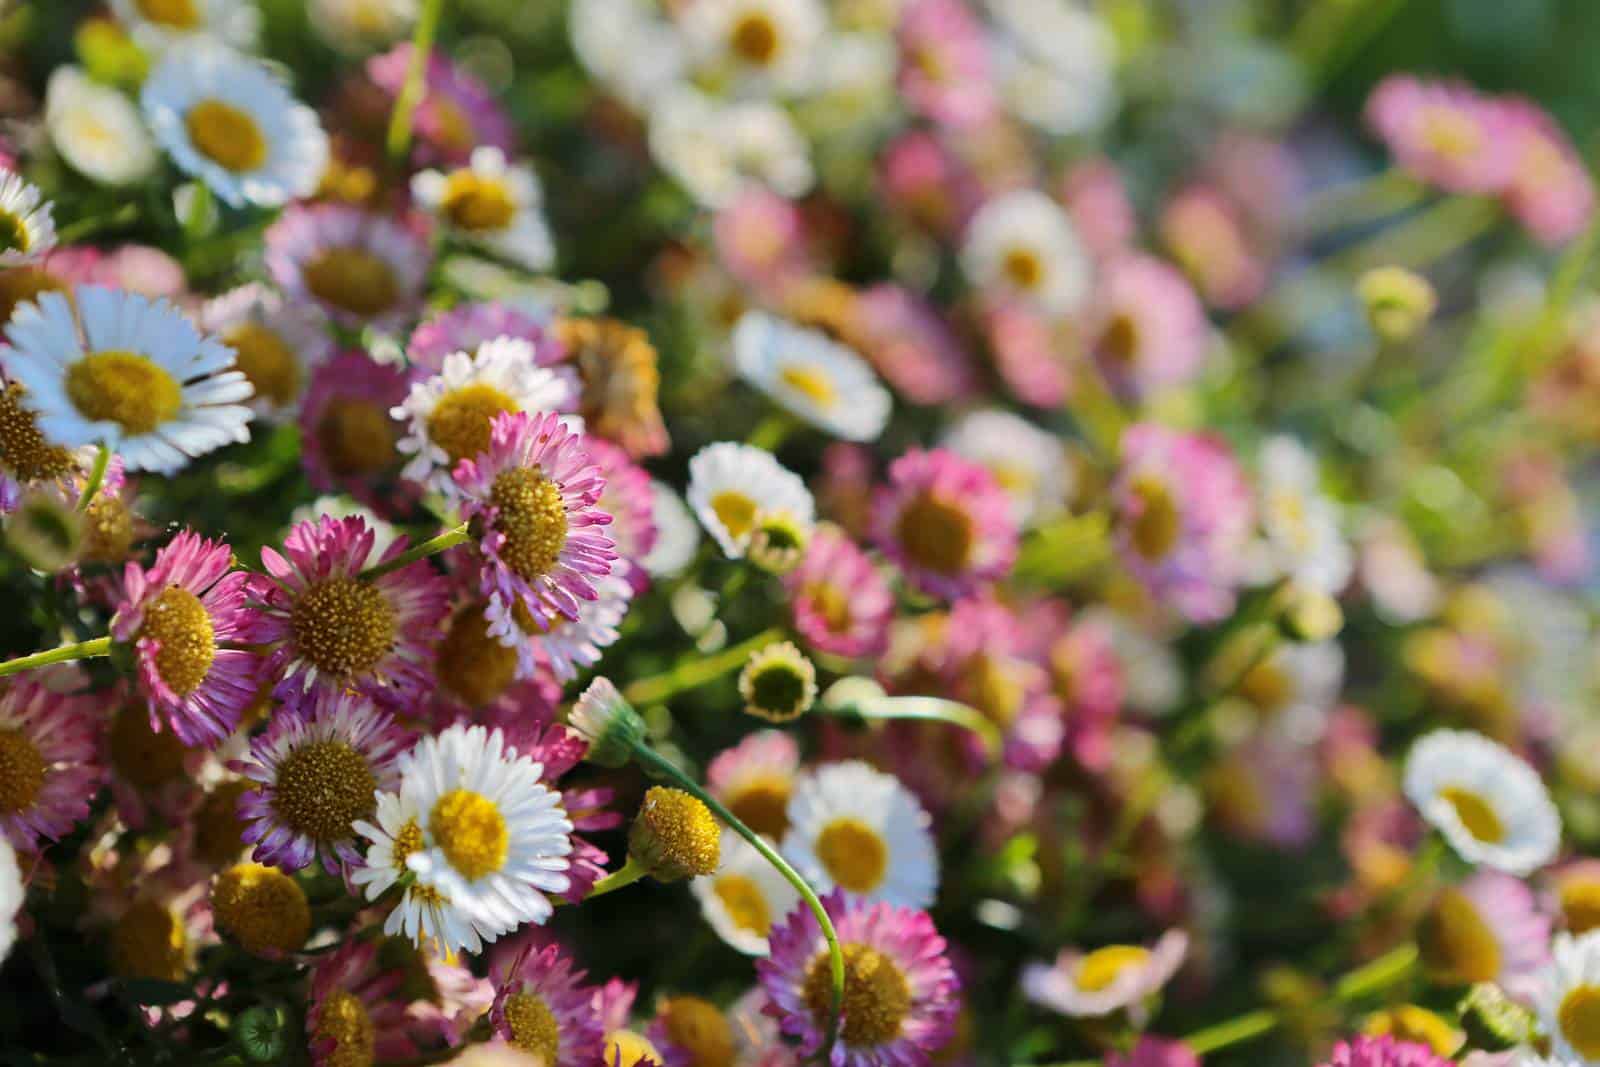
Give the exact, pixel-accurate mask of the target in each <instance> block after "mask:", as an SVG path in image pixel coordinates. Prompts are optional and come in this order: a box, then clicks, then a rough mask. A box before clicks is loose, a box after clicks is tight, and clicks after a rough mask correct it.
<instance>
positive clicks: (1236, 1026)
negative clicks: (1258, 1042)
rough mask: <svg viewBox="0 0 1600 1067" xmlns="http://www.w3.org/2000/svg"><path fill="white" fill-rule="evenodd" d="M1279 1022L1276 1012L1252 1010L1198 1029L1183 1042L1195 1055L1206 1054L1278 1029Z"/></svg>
mask: <svg viewBox="0 0 1600 1067" xmlns="http://www.w3.org/2000/svg"><path fill="white" fill-rule="evenodd" d="M1278 1022H1279V1019H1278V1015H1277V1013H1276V1012H1272V1011H1267V1010H1266V1009H1264V1008H1263V1009H1262V1010H1260V1011H1253V1012H1250V1013H1249V1014H1248V1015H1241V1016H1239V1017H1238V1018H1237V1019H1229V1020H1228V1021H1227V1022H1221V1023H1218V1024H1217V1025H1215V1026H1208V1027H1206V1028H1205V1029H1204V1030H1196V1031H1195V1032H1194V1033H1192V1034H1190V1035H1189V1036H1188V1037H1186V1038H1184V1039H1183V1043H1184V1044H1185V1045H1187V1046H1188V1047H1189V1049H1190V1051H1192V1052H1193V1053H1194V1054H1195V1055H1197V1056H1204V1055H1206V1054H1207V1053H1210V1052H1215V1051H1217V1050H1218V1049H1222V1048H1227V1047H1228V1046H1229V1045H1237V1044H1240V1043H1241V1042H1244V1041H1250V1040H1253V1039H1254V1038H1257V1037H1260V1036H1261V1035H1262V1034H1265V1033H1268V1032H1270V1031H1272V1030H1274V1029H1276V1028H1277V1026H1278Z"/></svg>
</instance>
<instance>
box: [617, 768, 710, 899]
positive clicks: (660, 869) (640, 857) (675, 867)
mask: <svg viewBox="0 0 1600 1067" xmlns="http://www.w3.org/2000/svg"><path fill="white" fill-rule="evenodd" d="M720 843H721V838H720V832H719V831H718V829H717V821H716V819H715V818H714V817H713V816H712V814H711V809H710V808H708V807H706V806H705V803H704V802H702V801H701V800H700V799H699V798H698V797H695V796H693V795H691V794H689V793H686V792H684V791H683V790H681V789H671V788H667V787H665V786H653V787H651V789H650V790H649V792H647V793H645V795H644V801H643V802H642V803H641V804H640V805H639V813H638V814H637V815H636V816H634V820H633V828H632V829H631V830H630V831H629V832H628V857H629V858H630V859H632V860H634V861H636V862H638V863H640V864H642V865H643V866H644V868H645V869H646V870H648V871H649V872H650V874H651V875H652V876H653V877H654V878H656V879H657V880H658V881H662V882H676V881H678V880H679V879H681V878H692V877H698V876H701V875H707V874H711V873H712V872H714V871H715V870H716V869H717V863H718V860H719V859H720V857H721V854H722V853H721V848H720Z"/></svg>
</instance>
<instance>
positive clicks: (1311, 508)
mask: <svg viewBox="0 0 1600 1067" xmlns="http://www.w3.org/2000/svg"><path fill="white" fill-rule="evenodd" d="M1321 482H1322V475H1321V473H1320V471H1319V470H1318V464H1317V458H1316V456H1314V455H1312V453H1311V452H1310V451H1309V450H1308V449H1307V448H1306V447H1305V446H1304V445H1302V444H1300V442H1298V441H1296V440H1295V439H1294V438H1292V437H1285V436H1278V437H1273V438H1270V439H1269V440H1268V441H1267V442H1266V444H1265V445H1264V446H1263V447H1262V450H1261V478H1260V494H1261V526H1262V531H1263V533H1264V534H1265V537H1264V538H1263V542H1262V544H1261V545H1260V547H1259V549H1258V551H1259V553H1260V556H1261V560H1260V563H1259V565H1258V566H1257V567H1256V568H1254V569H1256V570H1257V571H1258V576H1259V577H1260V578H1262V580H1264V581H1271V580H1273V579H1276V578H1279V577H1286V578H1289V579H1290V580H1292V581H1293V582H1294V583H1295V584H1296V585H1298V586H1301V587H1303V588H1305V589H1311V590H1316V591H1317V592H1322V593H1327V594H1328V595H1330V596H1333V595H1337V594H1338V593H1339V592H1340V591H1342V590H1343V589H1344V587H1345V586H1346V585H1347V584H1349V581H1350V574H1351V572H1352V571H1353V570H1354V569H1355V552H1354V551H1353V550H1352V549H1351V547H1350V543H1349V542H1348V541H1346V540H1345V536H1344V534H1343V532H1342V531H1341V530H1340V526H1339V524H1340V518H1341V509H1340V507H1339V505H1338V503H1337V502H1336V501H1334V500H1333V498H1331V497H1329V496H1328V495H1327V494H1325V493H1324V492H1323V491H1322V484H1321Z"/></svg>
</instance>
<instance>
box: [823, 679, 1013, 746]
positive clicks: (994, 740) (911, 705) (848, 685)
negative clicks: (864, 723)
mask: <svg viewBox="0 0 1600 1067" xmlns="http://www.w3.org/2000/svg"><path fill="white" fill-rule="evenodd" d="M817 710H818V711H819V712H821V713H823V714H825V715H838V716H841V717H845V716H854V717H855V718H858V719H875V720H878V721H880V722H892V721H894V720H896V719H907V720H913V721H923V722H947V723H950V724H951V725H952V726H960V727H962V728H963V729H967V730H971V731H972V732H973V733H975V734H977V735H978V736H979V737H981V738H983V742H984V744H985V745H986V746H988V748H989V751H991V752H998V751H999V750H1000V746H1001V743H1002V742H1001V737H1000V730H999V729H998V728H997V727H996V726H995V724H994V723H993V722H991V721H990V720H989V719H988V718H987V717H986V716H985V715H984V714H983V713H982V712H980V711H978V710H977V709H976V708H971V707H968V706H967V705H965V704H961V703H957V702H956V701H954V700H945V699H943V698H941V697H926V696H906V697H892V696H886V695H885V694H884V692H883V690H882V689H881V688H880V687H879V686H878V685H877V684H876V683H874V682H872V681H870V680H868V679H865V678H846V679H844V680H843V681H840V682H835V683H834V684H833V686H831V687H830V688H829V689H828V691H827V692H826V693H824V694H823V695H822V700H821V701H819V702H818V704H817Z"/></svg>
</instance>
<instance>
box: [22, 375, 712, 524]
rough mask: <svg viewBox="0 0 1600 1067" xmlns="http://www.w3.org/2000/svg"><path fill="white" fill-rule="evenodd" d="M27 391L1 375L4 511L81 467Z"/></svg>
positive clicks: (76, 457)
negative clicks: (45, 428) (51, 435)
mask: <svg viewBox="0 0 1600 1067" xmlns="http://www.w3.org/2000/svg"><path fill="white" fill-rule="evenodd" d="M24 392H25V390H24V389H23V388H22V386H21V385H19V384H17V383H16V382H8V381H6V380H5V377H4V375H0V514H4V513H7V512H10V511H11V510H13V509H14V508H15V507H16V506H17V503H18V501H19V500H20V499H21V496H22V491H23V490H24V489H26V488H28V487H30V486H32V485H34V484H36V483H38V482H58V481H61V480H64V479H66V478H69V477H70V476H71V475H73V474H76V473H78V471H79V470H80V469H81V464H80V463H79V461H78V456H76V455H75V454H74V453H73V452H72V451H71V450H70V449H66V448H63V447H61V446H60V445H58V444H56V443H55V442H53V441H51V440H49V439H48V438H46V437H45V436H44V434H42V433H40V432H39V416H38V415H37V414H36V413H35V412H33V411H32V410H30V409H29V408H28V407H27V406H26V405H25V404H23V402H22V396H23V393H24ZM691 521H692V520H691Z"/></svg>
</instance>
